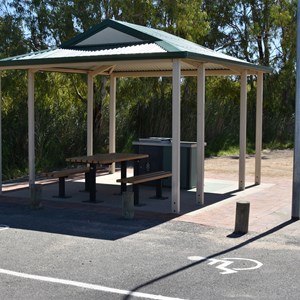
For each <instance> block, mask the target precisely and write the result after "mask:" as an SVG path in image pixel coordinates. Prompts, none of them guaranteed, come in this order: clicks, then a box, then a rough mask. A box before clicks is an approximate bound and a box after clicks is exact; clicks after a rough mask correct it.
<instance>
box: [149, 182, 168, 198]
mask: <svg viewBox="0 0 300 300" xmlns="http://www.w3.org/2000/svg"><path fill="white" fill-rule="evenodd" d="M162 185H163V182H162V179H159V180H156V184H155V187H156V194H155V196H154V197H151V199H162V200H164V199H168V197H163V195H162Z"/></svg>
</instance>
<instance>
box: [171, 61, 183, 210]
mask: <svg viewBox="0 0 300 300" xmlns="http://www.w3.org/2000/svg"><path fill="white" fill-rule="evenodd" d="M180 83H181V61H180V60H179V59H174V60H173V71H172V107H173V109H172V212H174V213H179V212H180V127H181V126H180Z"/></svg>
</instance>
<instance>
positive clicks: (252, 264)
mask: <svg viewBox="0 0 300 300" xmlns="http://www.w3.org/2000/svg"><path fill="white" fill-rule="evenodd" d="M188 259H189V260H192V261H207V262H208V265H210V266H212V265H215V266H216V268H217V269H219V270H221V272H220V274H222V275H225V274H233V273H237V272H239V271H249V270H255V269H259V268H260V267H261V266H262V265H263V264H262V263H261V262H259V261H257V260H255V259H250V258H240V257H231V258H222V259H215V258H206V257H202V256H190V257H188ZM237 262H239V263H240V264H241V263H242V264H243V267H238V268H237V267H236V268H234V267H232V266H231V265H233V264H234V263H237ZM244 265H245V266H244ZM229 266H230V267H229Z"/></svg>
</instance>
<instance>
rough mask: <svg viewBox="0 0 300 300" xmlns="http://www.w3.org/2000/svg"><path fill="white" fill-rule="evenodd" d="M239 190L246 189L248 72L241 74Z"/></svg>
mask: <svg viewBox="0 0 300 300" xmlns="http://www.w3.org/2000/svg"><path fill="white" fill-rule="evenodd" d="M240 98H241V99H240V157H239V190H244V189H245V176H246V147H247V71H243V72H242V74H241V95H240Z"/></svg>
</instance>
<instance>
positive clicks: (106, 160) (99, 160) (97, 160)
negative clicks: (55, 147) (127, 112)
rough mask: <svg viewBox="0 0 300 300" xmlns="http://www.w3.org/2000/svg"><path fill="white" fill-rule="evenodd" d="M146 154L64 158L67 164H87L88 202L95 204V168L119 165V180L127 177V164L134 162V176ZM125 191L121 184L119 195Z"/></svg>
mask: <svg viewBox="0 0 300 300" xmlns="http://www.w3.org/2000/svg"><path fill="white" fill-rule="evenodd" d="M148 157H149V155H148V154H140V153H138V154H137V153H105V154H94V155H87V156H76V157H70V158H66V161H67V162H72V163H80V164H89V193H90V199H89V200H88V202H91V203H96V202H97V201H96V166H97V164H100V165H111V164H113V163H118V162H120V163H121V178H126V176H127V162H128V161H134V175H138V174H139V161H140V160H141V159H144V158H148ZM124 191H126V183H122V184H121V193H122V192H124Z"/></svg>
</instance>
